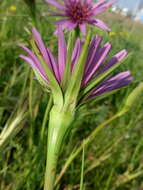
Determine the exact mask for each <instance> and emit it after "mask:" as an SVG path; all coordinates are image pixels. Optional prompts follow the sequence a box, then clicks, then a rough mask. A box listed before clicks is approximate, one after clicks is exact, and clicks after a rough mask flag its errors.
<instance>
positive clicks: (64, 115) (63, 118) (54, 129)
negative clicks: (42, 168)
mask: <svg viewBox="0 0 143 190" xmlns="http://www.w3.org/2000/svg"><path fill="white" fill-rule="evenodd" d="M73 119H74V114H73V113H72V112H69V111H62V110H59V109H58V108H57V107H56V106H53V108H52V109H51V111H50V120H49V128H48V146H47V161H46V172H45V184H44V190H53V188H54V183H55V176H56V168H57V162H58V157H59V154H60V150H61V148H62V144H63V142H64V139H65V137H66V136H67V134H68V132H69V131H70V129H71V127H70V126H71V123H72V121H73Z"/></svg>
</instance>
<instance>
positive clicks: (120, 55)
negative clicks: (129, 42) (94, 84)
mask: <svg viewBox="0 0 143 190" xmlns="http://www.w3.org/2000/svg"><path fill="white" fill-rule="evenodd" d="M127 55H128V52H127V51H126V50H122V51H120V52H119V53H117V54H116V55H114V56H113V58H112V59H111V60H110V61H109V62H108V63H107V64H105V65H104V66H103V67H102V68H101V70H100V71H99V73H98V75H99V74H101V73H103V72H105V71H107V70H108V69H110V68H111V67H112V66H114V65H115V64H116V63H118V62H119V61H122V60H123V59H124V58H125V57H126V56H127Z"/></svg>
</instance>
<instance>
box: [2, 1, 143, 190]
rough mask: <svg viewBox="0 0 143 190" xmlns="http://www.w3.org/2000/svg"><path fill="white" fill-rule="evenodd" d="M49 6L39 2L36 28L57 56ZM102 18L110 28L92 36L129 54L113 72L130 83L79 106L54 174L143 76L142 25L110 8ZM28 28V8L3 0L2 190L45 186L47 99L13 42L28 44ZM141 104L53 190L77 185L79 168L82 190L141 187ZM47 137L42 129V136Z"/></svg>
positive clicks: (115, 123) (105, 133) (93, 144)
mask: <svg viewBox="0 0 143 190" xmlns="http://www.w3.org/2000/svg"><path fill="white" fill-rule="evenodd" d="M11 6H15V8H14V7H13V8H12V7H11ZM48 9H49V7H48V6H47V5H45V4H44V2H42V1H38V2H37V27H38V29H39V31H40V32H41V34H42V36H43V39H44V42H45V43H46V45H47V46H48V47H50V48H51V49H52V50H53V52H55V53H56V42H57V39H56V37H55V36H53V31H54V25H53V22H54V21H55V19H56V18H55V17H51V16H48V12H47V10H48ZM101 17H102V18H103V20H106V22H107V23H108V25H109V26H111V28H112V30H113V33H111V34H110V35H109V34H107V33H106V32H102V31H100V30H98V29H94V30H93V33H94V34H96V33H99V34H100V35H102V36H104V40H103V41H104V42H106V41H111V42H112V43H113V48H112V52H111V55H113V54H115V53H116V52H118V51H120V50H121V49H127V50H128V51H129V52H131V56H130V57H129V58H128V60H127V61H126V62H125V63H124V64H123V65H122V66H121V67H120V68H119V69H118V70H117V71H116V72H119V71H124V70H130V71H131V72H132V75H133V77H134V78H135V80H134V82H133V83H132V84H130V85H129V86H128V88H126V89H122V90H121V91H119V92H117V93H116V94H115V95H112V96H110V97H109V98H106V99H104V100H102V101H100V102H98V103H96V104H95V103H92V104H89V105H87V106H86V107H84V108H83V109H81V111H80V114H79V115H78V116H77V118H76V121H75V124H74V125H75V126H74V129H73V131H72V134H71V136H70V137H69V138H68V140H67V142H66V145H65V146H64V147H63V151H62V152H63V153H62V154H61V157H60V160H59V163H58V165H59V166H58V172H57V173H58V174H60V172H61V169H62V167H63V165H64V163H65V162H66V160H67V159H68V158H69V156H70V154H71V152H72V151H73V150H76V148H78V147H79V146H80V144H81V142H82V141H83V140H84V139H85V138H86V137H88V136H89V135H90V134H91V133H92V131H93V130H94V129H95V128H96V127H97V126H98V125H99V124H100V123H102V122H103V121H105V120H106V119H108V118H110V117H112V116H113V115H114V114H115V113H117V112H118V111H119V110H120V109H121V108H122V106H123V104H124V102H125V99H126V97H127V96H128V94H129V93H130V92H131V91H132V90H133V88H134V87H136V86H137V85H138V84H139V83H140V82H141V81H143V25H142V24H140V23H135V22H134V21H132V20H131V19H130V18H126V17H123V16H121V15H115V14H113V13H111V12H110V11H108V12H106V13H105V14H104V15H101ZM31 27H32V18H31V12H30V9H29V8H28V6H27V5H26V4H25V2H24V0H15V1H13V0H3V1H1V2H0V132H1V131H2V130H3V129H4V128H6V130H7V131H6V133H5V139H6V140H5V141H4V142H2V139H1V138H0V144H1V146H0V190H42V186H43V177H44V167H45V157H46V155H45V147H46V142H45V141H44V142H43V144H42V145H39V140H40V139H39V135H40V133H41V124H42V123H43V116H44V112H45V109H46V107H47V103H48V98H49V96H48V94H46V93H44V91H43V89H42V88H41V87H40V85H39V84H38V83H37V82H36V81H35V80H33V73H32V71H31V69H30V68H29V66H28V65H27V63H24V62H23V61H22V60H21V59H20V58H19V55H20V54H21V53H22V50H21V49H20V48H19V47H18V45H17V43H18V42H21V43H24V44H25V45H27V46H28V45H29V44H28V39H29V38H30V36H31V35H30V30H31ZM142 108H143V98H141V99H140V100H139V101H138V102H137V105H136V106H135V108H133V109H132V110H130V112H128V113H127V114H125V115H124V116H122V117H120V118H118V119H116V120H114V121H113V122H112V123H110V124H109V125H107V126H106V127H105V128H104V129H103V130H101V131H100V132H99V133H98V134H97V135H96V136H95V138H94V139H93V140H92V141H91V143H90V144H88V146H85V147H84V158H85V159H84V161H83V159H82V157H83V155H82V151H81V153H80V154H78V155H77V156H76V158H75V159H74V160H73V162H72V163H71V164H70V166H69V168H68V169H67V171H66V172H65V173H64V175H63V176H62V178H61V179H60V180H59V181H58V184H57V186H56V189H57V190H58V189H59V190H76V189H79V187H80V185H79V184H80V180H81V165H82V166H84V174H83V177H84V184H83V189H85V190H142V189H143V110H142ZM47 125H48V124H47ZM47 125H46V126H47ZM10 131H12V134H11V132H10ZM9 134H11V135H10V136H9ZM46 134H47V127H46V131H45V134H44V135H45V138H46ZM81 163H83V164H81Z"/></svg>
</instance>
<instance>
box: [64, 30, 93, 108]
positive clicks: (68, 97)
mask: <svg viewBox="0 0 143 190" xmlns="http://www.w3.org/2000/svg"><path fill="white" fill-rule="evenodd" d="M90 39H91V32H90V31H89V32H88V35H87V38H86V41H85V43H84V46H83V49H82V52H81V55H80V58H79V61H78V63H77V65H76V67H75V69H74V71H73V73H72V77H71V80H70V82H69V86H68V88H67V91H66V94H65V106H69V104H72V106H73V107H74V105H75V103H76V99H77V96H78V93H79V90H80V85H81V81H82V77H83V72H84V66H85V63H86V58H87V53H88V51H87V50H88V46H89V43H90Z"/></svg>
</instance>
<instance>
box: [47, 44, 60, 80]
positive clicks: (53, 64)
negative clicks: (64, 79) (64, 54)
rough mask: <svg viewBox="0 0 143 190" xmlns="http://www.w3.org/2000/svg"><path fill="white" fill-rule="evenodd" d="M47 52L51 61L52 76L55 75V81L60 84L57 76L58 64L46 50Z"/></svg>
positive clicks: (48, 50)
mask: <svg viewBox="0 0 143 190" xmlns="http://www.w3.org/2000/svg"><path fill="white" fill-rule="evenodd" d="M47 52H48V54H49V58H50V61H51V65H52V68H53V72H54V75H55V77H56V79H57V81H58V82H60V75H59V70H58V64H57V63H56V61H55V58H54V56H53V55H52V53H51V51H50V49H48V48H47Z"/></svg>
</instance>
